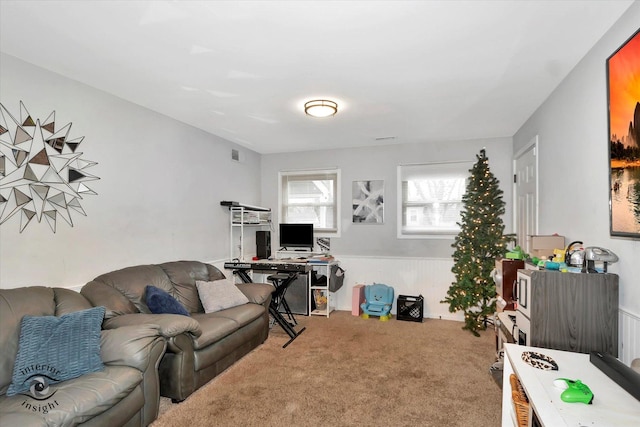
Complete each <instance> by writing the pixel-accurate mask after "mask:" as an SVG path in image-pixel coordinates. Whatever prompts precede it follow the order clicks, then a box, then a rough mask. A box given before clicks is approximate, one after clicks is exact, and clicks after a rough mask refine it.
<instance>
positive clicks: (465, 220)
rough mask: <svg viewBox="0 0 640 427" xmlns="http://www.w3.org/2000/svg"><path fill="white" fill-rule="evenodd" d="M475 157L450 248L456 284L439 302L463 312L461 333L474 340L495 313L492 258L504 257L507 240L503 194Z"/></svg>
mask: <svg viewBox="0 0 640 427" xmlns="http://www.w3.org/2000/svg"><path fill="white" fill-rule="evenodd" d="M476 157H477V159H478V161H477V163H475V164H474V165H473V168H472V169H471V170H470V172H471V177H470V178H469V181H468V183H467V190H466V193H465V194H464V196H462V202H463V203H464V206H463V208H462V211H461V222H459V223H458V225H459V226H460V234H458V236H456V239H455V242H454V243H453V245H452V246H453V247H454V248H455V252H454V253H453V260H454V266H453V268H452V269H451V271H452V272H453V273H454V274H455V277H456V281H455V282H454V283H452V284H451V286H450V287H449V291H448V292H447V297H446V298H445V299H444V300H443V301H442V302H444V303H448V304H449V311H450V312H452V313H453V312H456V311H461V310H462V311H464V321H465V326H463V329H468V330H470V331H471V332H472V333H473V334H474V335H476V336H478V335H479V334H478V330H483V329H486V327H487V322H488V319H489V316H492V315H493V313H494V312H495V308H496V300H495V297H496V286H495V283H494V281H493V279H492V278H491V270H493V268H494V266H495V259H496V257H498V256H499V255H502V254H504V252H505V249H506V246H507V243H508V242H509V241H510V240H511V236H505V235H504V234H503V232H504V224H503V222H502V218H501V215H503V214H504V212H505V203H504V201H503V200H502V194H503V192H502V190H500V188H499V181H498V179H497V178H496V177H495V176H494V175H493V173H492V172H491V170H490V169H489V158H488V157H487V155H486V153H485V150H484V149H482V150H480V155H476Z"/></svg>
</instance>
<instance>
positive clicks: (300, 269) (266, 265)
mask: <svg viewBox="0 0 640 427" xmlns="http://www.w3.org/2000/svg"><path fill="white" fill-rule="evenodd" d="M252 269H253V270H273V271H281V272H283V273H306V272H308V271H309V270H311V266H310V265H309V264H307V263H306V262H262V261H256V262H254V263H253V266H252Z"/></svg>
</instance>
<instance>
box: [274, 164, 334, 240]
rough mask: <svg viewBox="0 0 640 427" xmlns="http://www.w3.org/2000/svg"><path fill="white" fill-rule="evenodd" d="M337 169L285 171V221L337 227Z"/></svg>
mask: <svg viewBox="0 0 640 427" xmlns="http://www.w3.org/2000/svg"><path fill="white" fill-rule="evenodd" d="M337 181H338V173H337V172H335V171H313V172H309V173H305V172H300V173H283V174H281V189H282V190H281V191H282V193H281V195H282V206H281V212H282V219H281V221H282V222H288V223H312V224H313V225H314V228H315V229H316V230H317V231H337V229H338V213H337V200H336V199H337Z"/></svg>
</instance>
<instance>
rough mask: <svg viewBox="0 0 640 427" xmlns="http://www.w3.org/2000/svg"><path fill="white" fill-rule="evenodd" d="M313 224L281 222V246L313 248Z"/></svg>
mask: <svg viewBox="0 0 640 427" xmlns="http://www.w3.org/2000/svg"><path fill="white" fill-rule="evenodd" d="M313 244H314V242H313V224H280V247H281V248H287V249H295V248H309V249H313Z"/></svg>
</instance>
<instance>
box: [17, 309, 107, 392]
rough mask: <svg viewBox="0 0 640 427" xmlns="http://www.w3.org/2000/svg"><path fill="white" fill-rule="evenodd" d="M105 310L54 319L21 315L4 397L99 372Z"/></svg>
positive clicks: (101, 368) (101, 367) (89, 310)
mask: <svg viewBox="0 0 640 427" xmlns="http://www.w3.org/2000/svg"><path fill="white" fill-rule="evenodd" d="M104 313H105V308H104V307H94V308H90V309H87V310H81V311H76V312H74V313H68V314H65V315H62V316H60V317H56V316H28V315H27V316H24V317H23V318H22V321H21V323H20V341H19V343H18V345H19V347H18V355H17V356H16V361H15V363H14V365H13V376H12V378H11V384H10V385H9V388H8V390H7V396H13V395H15V394H19V393H21V394H25V393H27V392H30V393H31V396H32V397H34V398H37V397H39V395H38V391H39V390H42V388H43V387H46V386H48V385H49V384H55V383H58V382H61V381H66V380H70V379H72V378H77V377H79V376H81V375H84V374H86V373H89V372H97V371H102V370H103V369H104V364H103V363H102V357H101V355H100V333H101V331H102V320H103V319H104Z"/></svg>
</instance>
